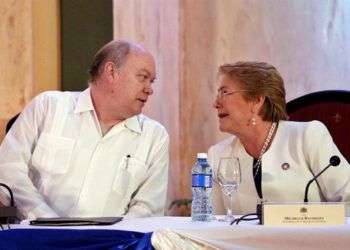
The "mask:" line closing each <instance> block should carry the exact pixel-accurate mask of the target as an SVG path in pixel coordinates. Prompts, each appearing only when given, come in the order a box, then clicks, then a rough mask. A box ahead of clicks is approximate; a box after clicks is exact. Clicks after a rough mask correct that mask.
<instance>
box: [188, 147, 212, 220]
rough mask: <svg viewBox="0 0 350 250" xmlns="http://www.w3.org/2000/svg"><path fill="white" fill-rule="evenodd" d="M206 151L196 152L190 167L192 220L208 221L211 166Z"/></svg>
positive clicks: (210, 206) (209, 215) (210, 204)
mask: <svg viewBox="0 0 350 250" xmlns="http://www.w3.org/2000/svg"><path fill="white" fill-rule="evenodd" d="M207 158H208V157H207V154H206V153H198V154H197V161H196V163H195V164H194V166H193V168H192V207H191V217H192V220H193V221H210V220H211V218H212V214H213V207H212V185H213V181H212V168H211V167H210V165H209V164H208V159H207Z"/></svg>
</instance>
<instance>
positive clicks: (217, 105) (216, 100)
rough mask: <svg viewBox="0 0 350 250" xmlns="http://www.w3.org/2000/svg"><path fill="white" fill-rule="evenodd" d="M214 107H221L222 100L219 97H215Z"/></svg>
mask: <svg viewBox="0 0 350 250" xmlns="http://www.w3.org/2000/svg"><path fill="white" fill-rule="evenodd" d="M213 108H215V109H218V108H220V102H219V100H218V98H215V100H214V102H213Z"/></svg>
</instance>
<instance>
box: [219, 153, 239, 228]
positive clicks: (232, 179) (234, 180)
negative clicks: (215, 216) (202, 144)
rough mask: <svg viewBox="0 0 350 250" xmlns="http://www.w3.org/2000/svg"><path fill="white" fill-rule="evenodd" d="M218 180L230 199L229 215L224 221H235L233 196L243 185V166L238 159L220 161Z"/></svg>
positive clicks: (223, 158) (230, 158)
mask: <svg viewBox="0 0 350 250" xmlns="http://www.w3.org/2000/svg"><path fill="white" fill-rule="evenodd" d="M217 180H218V183H219V186H220V187H221V190H222V193H223V194H224V195H225V196H226V198H228V199H227V200H228V206H227V213H226V216H225V218H224V219H223V221H229V222H231V221H233V220H234V216H233V212H232V205H233V204H232V202H233V194H234V192H236V191H237V189H238V186H239V184H240V183H241V166H240V164H239V159H238V158H236V157H222V158H220V161H219V166H218V174H217Z"/></svg>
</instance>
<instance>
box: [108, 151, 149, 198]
mask: <svg viewBox="0 0 350 250" xmlns="http://www.w3.org/2000/svg"><path fill="white" fill-rule="evenodd" d="M118 169H119V171H118V172H117V175H116V178H115V180H114V183H113V191H114V192H116V193H118V194H119V195H121V196H122V197H123V198H124V199H126V198H128V199H130V198H131V195H132V194H133V193H134V192H135V191H136V190H137V189H138V188H139V186H140V185H141V184H142V183H143V182H144V181H145V179H146V178H147V176H146V174H147V164H146V163H145V162H144V161H142V160H139V159H138V158H135V157H124V159H123V160H122V162H121V163H120V167H119V168H118Z"/></svg>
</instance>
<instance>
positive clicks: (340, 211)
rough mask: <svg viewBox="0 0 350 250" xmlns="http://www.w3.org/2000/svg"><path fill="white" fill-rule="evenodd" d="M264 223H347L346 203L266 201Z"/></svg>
mask: <svg viewBox="0 0 350 250" xmlns="http://www.w3.org/2000/svg"><path fill="white" fill-rule="evenodd" d="M262 217H263V218H262V220H263V222H262V224H263V225H271V226H293V225H297V226H301V225H303V226H317V225H342V224H345V222H346V220H345V204H344V203H342V202H335V203H330V202H320V203H264V204H263V216H262Z"/></svg>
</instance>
